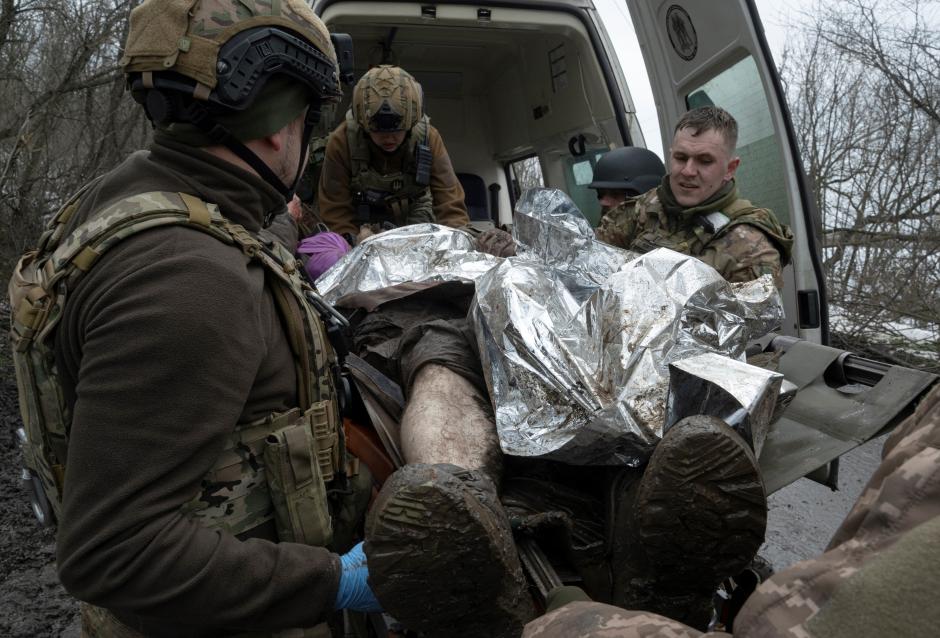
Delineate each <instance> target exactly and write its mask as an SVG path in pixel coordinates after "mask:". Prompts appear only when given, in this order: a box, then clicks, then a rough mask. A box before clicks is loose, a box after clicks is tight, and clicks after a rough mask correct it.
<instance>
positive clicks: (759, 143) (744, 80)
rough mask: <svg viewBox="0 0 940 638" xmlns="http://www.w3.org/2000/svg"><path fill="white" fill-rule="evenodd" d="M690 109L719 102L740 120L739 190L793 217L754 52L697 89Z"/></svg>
mask: <svg viewBox="0 0 940 638" xmlns="http://www.w3.org/2000/svg"><path fill="white" fill-rule="evenodd" d="M685 102H686V106H687V107H688V108H690V109H693V108H696V107H699V106H707V105H715V106H720V107H722V108H723V109H725V110H727V111H728V112H729V113H731V115H733V116H734V119H736V120H737V121H738V148H737V155H738V156H740V158H741V165H740V166H739V167H738V171H737V177H736V181H737V185H738V192H739V193H740V194H741V197H743V198H745V199H749V200H751V201H752V202H754V203H755V204H757V205H759V206H763V207H767V208H770V209H772V210H773V211H774V213H776V214H777V218H778V219H780V221H781V222H784V223H788V222H789V218H790V205H789V197H788V196H787V183H786V179H785V173H784V166H783V153H782V150H781V148H780V142H779V138H778V136H777V135H775V134H774V127H773V119H772V118H771V113H770V106H769V104H768V103H767V98H766V97H765V95H764V89H763V86H762V85H761V81H760V75H759V74H758V70H757V64H756V63H755V61H754V58H753V57H751V56H748V57H746V58H744V59H743V60H741V61H740V62H738V63H736V64H735V65H734V66H732V67H731V68H729V69H727V70H725V71H723V72H722V73H720V74H718V75H716V76H715V77H714V78H712V79H711V80H709V81H708V82H706V83H705V84H703V85H701V86H700V87H698V88H696V89H695V90H693V91H691V92H690V93H689V94H688V95H686V97H685Z"/></svg>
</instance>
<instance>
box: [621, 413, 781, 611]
mask: <svg viewBox="0 0 940 638" xmlns="http://www.w3.org/2000/svg"><path fill="white" fill-rule="evenodd" d="M623 488H624V489H623V492H622V496H621V498H620V499H619V501H618V502H617V504H616V508H615V512H614V516H615V520H614V543H613V557H612V570H613V581H614V603H615V604H616V605H619V606H621V607H625V608H627V609H643V610H647V611H654V612H657V613H660V614H662V615H664V616H668V617H670V618H673V619H675V620H679V621H681V622H684V623H686V624H687V625H691V626H693V627H696V628H698V629H701V630H705V629H706V628H707V625H708V623H709V621H710V619H711V616H712V596H713V594H714V592H715V589H716V588H717V586H718V584H719V583H720V582H721V581H722V580H723V579H724V578H726V577H728V576H731V575H734V574H737V573H738V572H740V571H741V570H742V569H743V568H744V567H746V566H747V565H748V563H750V561H751V559H753V558H754V556H755V554H756V553H757V550H758V548H759V547H760V546H761V543H763V541H764V532H765V531H766V527H767V499H766V496H765V493H764V484H763V481H762V480H761V476H760V471H759V469H758V466H757V459H756V458H755V457H754V453H753V452H752V451H751V449H750V447H749V446H748V445H747V444H746V443H745V442H744V440H743V439H742V438H741V437H740V436H739V435H738V434H737V433H736V432H735V431H734V430H732V429H731V428H730V427H729V426H728V425H727V424H725V422H724V421H722V420H721V419H718V418H715V417H710V416H701V415H699V416H692V417H688V418H686V419H683V420H682V421H680V422H679V423H677V424H676V425H675V426H673V427H672V428H671V429H670V430H669V431H668V432H667V433H666V435H665V436H664V437H663V439H662V441H660V442H659V445H657V447H656V450H655V451H654V452H653V455H652V457H651V458H650V461H649V464H648V465H647V467H646V470H645V471H644V473H643V476H642V478H641V479H640V480H639V481H633V482H632V483H630V484H629V485H625V486H623Z"/></svg>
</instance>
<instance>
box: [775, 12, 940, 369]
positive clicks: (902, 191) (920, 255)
mask: <svg viewBox="0 0 940 638" xmlns="http://www.w3.org/2000/svg"><path fill="white" fill-rule="evenodd" d="M937 5H938V3H936V2H918V1H905V0H882V1H878V0H842V1H840V2H834V3H832V2H830V3H827V4H825V5H820V6H819V7H817V8H816V10H814V11H813V12H812V13H811V14H808V15H807V16H806V18H805V20H804V23H803V24H802V25H801V27H800V29H799V33H798V36H797V37H796V38H791V40H790V41H791V44H790V46H789V48H788V50H787V51H786V54H785V56H784V60H783V64H782V65H781V75H782V77H783V79H784V83H785V85H786V88H787V93H788V101H789V103H790V105H791V111H792V114H793V119H794V125H795V126H796V129H797V133H798V136H799V137H800V139H801V142H802V146H803V156H804V164H805V166H806V169H807V172H808V173H809V177H810V179H811V181H812V183H813V184H814V185H815V186H816V191H817V192H816V198H817V199H816V203H817V206H818V207H819V210H820V212H821V213H822V218H823V247H824V263H825V268H826V273H827V278H828V281H827V283H828V287H829V291H830V302H831V304H832V305H833V307H834V327H835V329H836V330H837V331H838V332H839V337H840V338H841V339H843V340H844V343H846V344H847V345H848V346H849V347H851V348H852V349H855V350H863V351H864V350H867V351H869V352H873V353H874V354H877V355H879V356H881V357H882V358H886V359H889V360H895V361H898V362H900V363H909V364H910V363H914V364H918V363H919V364H921V365H925V366H927V367H933V368H937V367H938V366H937V363H936V358H935V357H936V354H937V352H938V351H940V64H938V62H940V60H938V52H940V31H938V28H937V26H936V24H937V23H936V22H935V21H932V18H934V17H935V16H936V12H935V10H936V9H937ZM918 355H920V356H918Z"/></svg>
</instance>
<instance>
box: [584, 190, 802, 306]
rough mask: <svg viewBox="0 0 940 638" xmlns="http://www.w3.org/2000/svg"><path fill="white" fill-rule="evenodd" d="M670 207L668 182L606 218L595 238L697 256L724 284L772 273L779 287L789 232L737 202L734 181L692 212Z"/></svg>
mask: <svg viewBox="0 0 940 638" xmlns="http://www.w3.org/2000/svg"><path fill="white" fill-rule="evenodd" d="M669 202H674V198H673V197H672V193H671V191H670V189H669V178H668V177H666V178H665V179H664V180H663V183H662V185H660V186H659V187H657V188H656V189H653V190H651V191H649V192H647V193H645V194H643V195H640V196H639V197H635V198H629V199H627V200H626V201H625V202H624V203H623V204H621V205H620V206H617V207H616V208H614V209H613V210H611V211H610V212H608V213H607V214H605V215H604V217H603V218H602V219H601V223H600V226H599V227H598V229H597V234H596V236H597V239H599V240H600V241H603V242H606V243H608V244H611V245H613V246H618V247H620V248H626V249H629V250H633V251H636V252H639V253H646V252H649V251H651V250H654V249H656V248H662V247H665V248H671V249H672V250H675V251H677V252H680V253H684V254H687V255H693V256H695V257H698V258H699V259H701V260H702V261H704V262H705V263H706V264H708V265H709V266H711V267H713V268H714V269H715V270H717V271H718V272H719V273H721V275H722V276H723V277H724V278H725V279H727V280H728V281H731V282H741V281H750V280H752V279H757V278H758V277H760V276H761V275H763V274H770V275H773V277H774V281H775V283H776V284H777V287H778V288H780V287H782V286H783V279H782V277H781V271H782V269H783V266H785V265H786V264H787V263H788V262H789V258H790V250H791V247H792V245H793V236H792V234H791V233H790V229H789V228H787V227H786V226H784V225H782V224H780V222H779V221H777V218H776V216H775V215H774V214H773V212H772V211H771V210H769V209H767V208H757V207H755V206H753V205H752V204H751V203H750V202H749V201H747V200H745V199H740V198H738V194H737V189H736V187H735V185H734V182H733V181H732V182H730V183H729V184H728V186H726V187H725V188H723V189H721V190H720V191H718V193H716V194H715V195H713V196H712V197H711V198H709V199H708V200H707V201H706V202H704V203H702V204H699V205H698V206H695V207H691V208H684V207H681V206H679V205H678V204H675V203H673V204H671V205H670V204H669ZM716 214H717V215H716Z"/></svg>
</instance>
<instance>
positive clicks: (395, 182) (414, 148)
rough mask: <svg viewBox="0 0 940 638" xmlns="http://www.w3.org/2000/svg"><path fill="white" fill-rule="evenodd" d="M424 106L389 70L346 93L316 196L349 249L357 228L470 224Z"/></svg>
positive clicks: (374, 72) (415, 90)
mask: <svg viewBox="0 0 940 638" xmlns="http://www.w3.org/2000/svg"><path fill="white" fill-rule="evenodd" d="M423 102H424V98H423V95H422V91H421V85H420V84H418V83H417V82H416V81H415V79H414V78H413V77H412V76H411V75H410V74H408V73H407V72H406V71H405V70H404V69H401V68H399V67H396V66H390V65H385V64H383V65H381V66H377V67H375V68H373V69H370V70H369V71H368V72H367V73H366V74H365V75H363V76H362V78H361V79H360V80H359V82H358V83H357V84H356V87H355V89H353V96H352V107H351V109H350V110H349V112H348V113H347V114H346V120H345V121H344V122H342V123H341V124H340V125H339V126H338V127H337V128H336V130H334V131H333V133H332V134H331V135H330V138H329V140H328V142H327V146H326V156H325V158H324V161H323V169H322V172H321V174H320V187H319V195H318V197H319V205H320V210H319V214H320V218H321V219H322V220H323V222H324V223H325V224H326V225H327V226H328V227H329V229H330V230H332V231H333V232H337V233H340V234H342V235H344V236H346V237H347V239H348V240H349V241H350V243H355V241H356V238H357V236H358V234H359V232H360V229H361V228H362V227H363V226H367V227H376V226H378V227H381V225H383V224H385V223H391V224H394V225H395V226H402V225H405V224H418V223H425V222H432V223H438V224H444V225H445V226H450V227H452V228H460V227H461V226H465V225H466V224H468V223H469V222H470V218H469V217H468V215H467V208H466V205H465V204H464V193H463V188H462V187H461V186H460V182H459V181H457V176H456V175H455V174H454V168H453V166H451V163H450V157H448V155H447V149H445V148H444V142H443V140H442V139H441V135H440V133H438V131H437V129H436V128H434V127H433V126H432V125H431V122H430V119H429V118H428V116H427V115H425V114H424V110H423ZM368 233H369V231H367V232H366V234H368Z"/></svg>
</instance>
